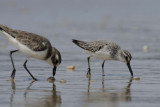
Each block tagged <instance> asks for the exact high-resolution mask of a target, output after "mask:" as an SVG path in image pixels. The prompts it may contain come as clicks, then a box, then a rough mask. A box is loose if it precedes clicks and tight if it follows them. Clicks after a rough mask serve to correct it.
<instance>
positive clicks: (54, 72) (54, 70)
mask: <svg viewBox="0 0 160 107" xmlns="http://www.w3.org/2000/svg"><path fill="white" fill-rule="evenodd" d="M56 69H57V67H55V66H54V68H53V76H55V74H56Z"/></svg>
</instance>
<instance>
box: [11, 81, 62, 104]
mask: <svg viewBox="0 0 160 107" xmlns="http://www.w3.org/2000/svg"><path fill="white" fill-rule="evenodd" d="M34 83H35V82H34V81H32V82H31V83H29V85H28V87H27V88H26V89H25V90H24V92H23V96H24V100H23V99H21V100H18V99H17V97H15V96H17V95H19V94H20V93H21V91H20V90H19V89H18V90H16V85H15V82H14V81H12V82H11V87H12V93H11V96H10V107H13V106H18V105H23V106H24V105H25V107H60V106H61V96H60V95H59V94H58V92H57V91H56V85H55V84H54V82H53V87H52V90H42V89H33V88H31V87H32V86H34ZM37 93H38V95H36V94H37ZM16 94H17V95H16ZM45 94H46V95H45Z"/></svg>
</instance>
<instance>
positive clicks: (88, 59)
mask: <svg viewBox="0 0 160 107" xmlns="http://www.w3.org/2000/svg"><path fill="white" fill-rule="evenodd" d="M87 61H88V72H87V75H86V76H87V78H89V77H90V76H91V72H90V71H91V69H90V56H89V57H87Z"/></svg>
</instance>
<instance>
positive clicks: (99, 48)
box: [72, 39, 133, 77]
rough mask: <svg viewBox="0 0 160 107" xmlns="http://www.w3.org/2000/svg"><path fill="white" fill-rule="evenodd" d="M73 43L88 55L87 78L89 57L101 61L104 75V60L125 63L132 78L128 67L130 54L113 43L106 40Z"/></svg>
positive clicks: (88, 74)
mask: <svg viewBox="0 0 160 107" xmlns="http://www.w3.org/2000/svg"><path fill="white" fill-rule="evenodd" d="M72 42H73V43H75V44H76V45H78V46H79V47H81V48H82V49H84V50H85V53H87V54H90V56H89V57H87V60H88V72H87V77H88V76H90V75H91V73H90V57H95V58H98V59H101V60H103V63H102V73H103V75H104V63H105V61H106V60H118V61H121V62H124V63H126V65H127V66H128V69H129V71H130V73H131V76H133V72H132V69H131V66H130V61H131V59H132V56H131V54H130V53H129V52H128V51H127V50H123V49H121V48H120V46H119V45H117V44H116V43H114V42H110V41H107V40H99V41H94V42H83V41H79V40H74V39H73V40H72Z"/></svg>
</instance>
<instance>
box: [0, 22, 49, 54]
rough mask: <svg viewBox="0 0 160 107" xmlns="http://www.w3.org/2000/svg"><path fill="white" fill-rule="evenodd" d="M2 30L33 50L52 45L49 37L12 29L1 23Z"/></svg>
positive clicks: (0, 28) (43, 48)
mask: <svg viewBox="0 0 160 107" xmlns="http://www.w3.org/2000/svg"><path fill="white" fill-rule="evenodd" d="M0 30H3V31H5V32H6V33H8V34H9V35H10V36H12V37H13V38H15V39H16V40H18V41H19V42H20V43H22V44H23V45H25V46H27V47H29V48H30V49H31V50H33V51H43V50H45V49H46V48H48V47H51V44H50V42H49V41H48V39H46V38H44V37H42V36H40V35H37V34H34V33H29V32H26V31H21V30H15V29H11V28H9V27H7V26H4V25H0Z"/></svg>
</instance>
